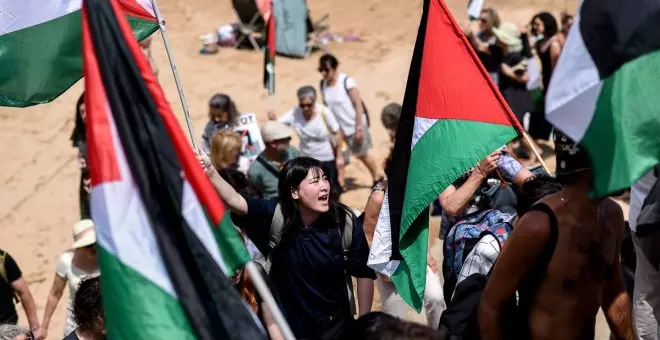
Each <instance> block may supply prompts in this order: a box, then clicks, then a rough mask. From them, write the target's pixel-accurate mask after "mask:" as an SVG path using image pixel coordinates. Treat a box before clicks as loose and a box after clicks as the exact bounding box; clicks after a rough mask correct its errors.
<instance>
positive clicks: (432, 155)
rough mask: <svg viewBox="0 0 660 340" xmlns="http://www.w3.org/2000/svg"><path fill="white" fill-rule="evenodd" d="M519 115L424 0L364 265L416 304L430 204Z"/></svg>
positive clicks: (434, 2)
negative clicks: (385, 185)
mask: <svg viewBox="0 0 660 340" xmlns="http://www.w3.org/2000/svg"><path fill="white" fill-rule="evenodd" d="M514 126H516V127H518V128H519V123H518V121H517V120H516V118H515V117H514V116H513V114H512V113H511V110H510V109H509V107H508V106H507V104H506V102H505V101H504V99H503V98H502V96H501V95H500V93H499V92H498V90H497V87H495V85H494V84H493V82H492V81H491V79H490V77H489V76H488V73H487V72H486V70H485V69H484V68H483V66H482V65H481V62H480V61H479V58H478V57H477V56H476V54H475V53H474V51H473V50H472V47H471V46H470V45H469V42H468V41H467V39H466V38H465V36H464V35H463V33H462V31H461V29H460V27H459V26H458V25H457V24H456V22H455V21H454V19H453V17H452V16H451V13H450V12H449V10H448V9H447V6H446V5H445V3H444V2H443V1H442V0H425V2H424V13H423V15H422V21H421V24H420V27H419V32H418V35H417V42H416V43H415V50H414V52H413V57H412V62H411V65H410V73H409V74H408V84H407V86H406V92H405V97H404V99H403V108H402V111H401V119H400V121H399V127H398V130H397V135H396V136H397V137H396V142H395V144H394V151H393V156H392V161H391V163H390V170H389V171H390V172H389V174H388V179H389V184H388V188H387V194H386V196H385V200H384V202H383V207H382V209H381V211H380V216H379V219H378V224H377V225H376V233H375V235H374V241H373V244H372V247H371V253H370V254H369V265H370V266H371V267H372V268H374V269H375V270H377V271H379V272H381V273H383V274H386V275H391V277H392V281H393V282H394V284H395V285H396V288H397V291H398V292H399V294H400V295H401V297H402V298H403V299H404V300H406V302H408V304H410V305H411V306H412V307H413V308H415V309H416V310H417V311H420V310H421V307H422V299H423V296H424V286H425V284H426V253H427V248H428V221H429V215H428V207H429V204H430V203H431V202H432V201H433V200H434V199H435V198H437V197H438V194H439V193H440V192H442V191H443V190H444V189H445V188H447V187H448V186H449V185H450V184H451V183H452V182H453V181H454V180H455V179H456V178H458V177H459V176H460V175H462V174H463V173H465V172H466V171H467V170H468V169H470V168H471V167H473V166H474V165H475V164H476V163H478V162H479V161H480V160H481V159H483V158H484V157H486V156H487V155H488V154H489V153H491V152H493V151H494V150H495V149H497V148H498V147H500V146H502V145H503V144H506V143H507V142H508V141H510V140H511V139H513V138H514V137H516V135H517V132H516V129H515V128H514Z"/></svg>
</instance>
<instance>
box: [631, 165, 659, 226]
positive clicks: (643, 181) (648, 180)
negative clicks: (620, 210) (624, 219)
mask: <svg viewBox="0 0 660 340" xmlns="http://www.w3.org/2000/svg"><path fill="white" fill-rule="evenodd" d="M657 180H658V179H657V178H656V177H655V174H654V173H653V169H651V171H649V172H647V173H646V175H644V176H642V178H640V179H639V180H638V181H637V182H635V184H633V186H632V188H631V189H630V210H628V224H629V225H630V230H632V231H634V232H637V219H638V218H639V213H640V212H641V211H642V206H643V205H644V200H645V199H646V196H648V194H649V191H651V188H653V185H654V184H655V181H657Z"/></svg>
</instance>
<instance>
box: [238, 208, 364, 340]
mask: <svg viewBox="0 0 660 340" xmlns="http://www.w3.org/2000/svg"><path fill="white" fill-rule="evenodd" d="M246 201H247V205H248V215H246V216H242V217H239V218H234V217H232V218H233V219H234V222H236V223H237V225H239V226H240V227H243V228H245V230H246V233H247V235H248V237H250V239H251V240H252V242H254V244H255V245H256V246H257V248H259V250H260V251H261V252H262V253H263V254H264V255H266V256H268V254H269V252H271V251H270V248H269V246H268V241H269V239H270V221H271V220H272V218H273V215H274V213H275V207H276V205H277V201H275V200H264V199H255V198H251V197H246ZM368 257H369V247H368V245H367V239H366V237H365V236H364V231H363V230H362V224H360V223H359V222H356V224H355V225H354V227H353V235H352V244H351V248H350V250H349V252H348V259H347V260H346V261H344V258H343V249H342V242H341V235H340V233H339V229H338V228H323V227H317V226H316V225H312V226H311V227H308V228H301V229H300V230H299V231H297V232H296V234H293V235H291V236H289V237H287V235H284V237H283V238H282V241H281V243H280V245H279V246H277V247H276V248H275V249H274V250H273V251H272V254H271V269H270V278H271V282H272V285H273V291H274V294H275V296H276V298H277V300H278V303H279V305H280V307H281V308H282V311H283V312H284V315H285V317H286V319H287V321H288V322H289V325H290V326H291V328H292V330H293V332H294V333H295V335H296V337H299V338H316V337H317V335H318V334H319V332H323V330H322V329H323V327H324V326H323V325H324V323H325V322H327V321H328V320H330V321H331V320H333V319H334V318H337V319H340V318H351V317H352V316H351V315H350V305H349V302H348V293H347V291H346V281H345V278H346V277H345V274H344V271H346V272H347V273H348V274H349V275H351V276H353V277H362V278H371V279H375V278H376V275H375V273H374V271H373V270H372V269H371V268H369V267H367V259H368Z"/></svg>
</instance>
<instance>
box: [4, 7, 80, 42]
mask: <svg viewBox="0 0 660 340" xmlns="http://www.w3.org/2000/svg"><path fill="white" fill-rule="evenodd" d="M81 4H82V0H64V1H63V0H4V1H0V35H3V34H7V33H11V32H14V31H18V30H22V29H24V28H27V27H30V26H36V25H39V24H42V23H44V22H46V21H50V20H53V19H57V18H59V17H61V16H65V15H67V14H69V13H72V12H75V11H77V10H79V9H80V7H81ZM77 28H78V29H80V27H77Z"/></svg>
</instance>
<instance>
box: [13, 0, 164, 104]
mask: <svg viewBox="0 0 660 340" xmlns="http://www.w3.org/2000/svg"><path fill="white" fill-rule="evenodd" d="M81 4H82V0H70V1H62V0H5V1H0V106H16V107H26V106H31V105H36V104H43V103H47V102H50V101H52V100H53V99H55V98H57V97H58V96H59V95H60V94H62V93H63V92H64V91H66V90H67V89H68V88H69V87H71V86H72V85H73V84H75V83H76V82H77V81H78V80H79V79H80V78H81V77H82V74H83V65H82V55H81V51H82V47H81V46H82V45H81V42H82V37H81V25H80V9H81ZM119 5H120V6H121V9H122V11H123V13H124V14H125V15H126V17H127V18H128V20H129V22H130V23H131V26H132V28H133V32H134V34H135V36H136V37H137V38H138V39H140V40H142V39H144V38H146V37H148V36H149V35H150V34H151V33H153V32H155V31H156V29H158V25H157V24H156V18H155V17H154V14H153V9H152V8H151V3H150V2H149V1H148V0H119Z"/></svg>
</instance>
